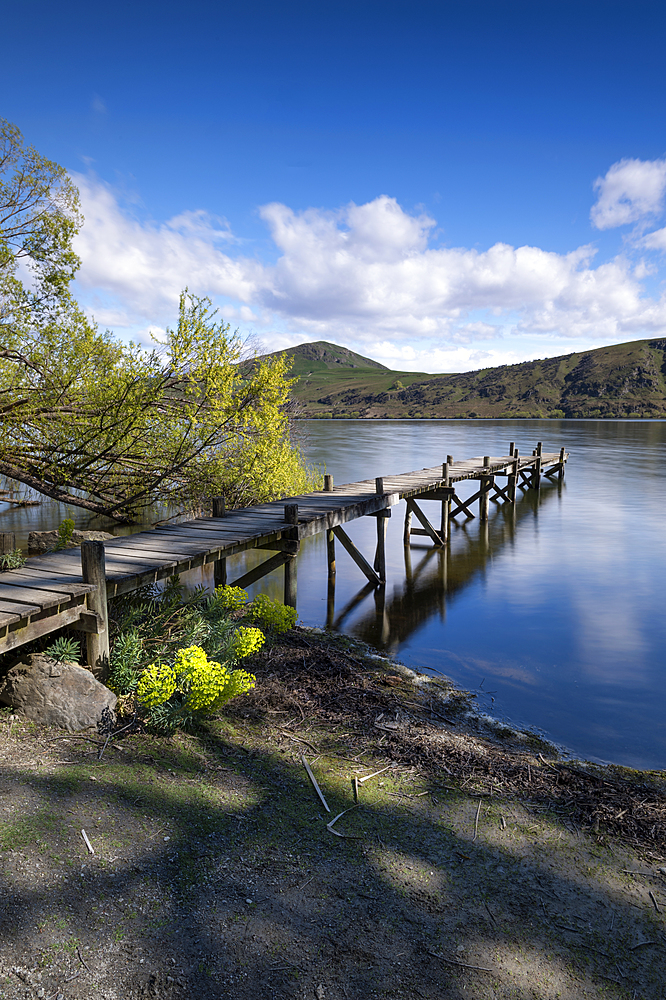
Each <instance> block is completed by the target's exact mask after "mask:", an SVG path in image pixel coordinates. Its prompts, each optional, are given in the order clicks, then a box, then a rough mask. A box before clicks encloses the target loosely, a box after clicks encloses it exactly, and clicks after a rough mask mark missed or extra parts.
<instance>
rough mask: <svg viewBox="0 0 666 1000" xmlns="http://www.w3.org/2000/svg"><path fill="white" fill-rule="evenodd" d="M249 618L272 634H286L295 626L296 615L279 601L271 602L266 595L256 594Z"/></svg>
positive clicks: (293, 610)
mask: <svg viewBox="0 0 666 1000" xmlns="http://www.w3.org/2000/svg"><path fill="white" fill-rule="evenodd" d="M249 610H250V616H251V617H252V619H253V620H254V621H258V622H261V624H262V625H264V626H266V628H272V629H273V631H274V632H288V631H289V629H291V628H293V627H294V625H295V624H296V619H297V617H298V614H297V612H296V609H295V608H290V607H288V606H287V605H286V604H280V602H279V601H272V600H271V599H270V597H268V596H267V595H266V594H258V595H257V597H255V599H254V600H253V601H252V604H251V605H250V609H249Z"/></svg>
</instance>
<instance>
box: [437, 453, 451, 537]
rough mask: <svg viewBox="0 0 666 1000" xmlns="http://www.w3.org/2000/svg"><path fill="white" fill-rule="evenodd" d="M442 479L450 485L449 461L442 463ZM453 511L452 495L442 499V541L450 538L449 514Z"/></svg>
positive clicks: (446, 484) (445, 484)
mask: <svg viewBox="0 0 666 1000" xmlns="http://www.w3.org/2000/svg"><path fill="white" fill-rule="evenodd" d="M442 479H443V480H444V486H449V485H450V484H449V463H448V462H444V464H443V465H442ZM450 512H451V497H447V499H446V500H442V523H441V525H440V529H439V533H440V535H441V536H442V541H443V542H447V541H448V539H449V514H450Z"/></svg>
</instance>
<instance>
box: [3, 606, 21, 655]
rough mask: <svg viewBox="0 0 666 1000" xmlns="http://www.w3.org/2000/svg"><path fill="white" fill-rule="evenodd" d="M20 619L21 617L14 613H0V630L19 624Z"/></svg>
mask: <svg viewBox="0 0 666 1000" xmlns="http://www.w3.org/2000/svg"><path fill="white" fill-rule="evenodd" d="M22 617H23V615H20V614H18V613H17V612H14V611H0V628H2V627H3V626H5V625H11V624H12V623H13V622H20V621H21V618H22ZM0 651H2V639H0Z"/></svg>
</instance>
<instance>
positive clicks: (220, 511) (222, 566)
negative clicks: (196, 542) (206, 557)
mask: <svg viewBox="0 0 666 1000" xmlns="http://www.w3.org/2000/svg"><path fill="white" fill-rule="evenodd" d="M226 513H227V504H226V501H225V499H224V497H213V517H226ZM213 582H214V584H215V586H216V587H226V585H227V560H226V559H216V560H215V562H214V563H213Z"/></svg>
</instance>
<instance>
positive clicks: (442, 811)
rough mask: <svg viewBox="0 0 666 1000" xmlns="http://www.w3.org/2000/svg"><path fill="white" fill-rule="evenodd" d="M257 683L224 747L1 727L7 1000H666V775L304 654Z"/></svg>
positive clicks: (441, 694)
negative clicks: (554, 742) (583, 760)
mask: <svg viewBox="0 0 666 1000" xmlns="http://www.w3.org/2000/svg"><path fill="white" fill-rule="evenodd" d="M254 668H255V669H256V672H257V675H258V678H259V683H258V686H257V691H256V693H255V694H254V695H253V696H252V697H250V698H246V699H242V700H241V701H239V702H238V703H236V704H235V705H234V706H233V707H229V709H228V711H227V712H226V714H225V715H224V716H223V717H221V718H220V719H218V720H214V721H212V722H211V723H210V725H209V726H207V727H206V728H205V729H202V730H198V731H196V732H194V733H188V734H178V735H176V736H174V737H172V738H157V737H155V736H153V735H151V734H149V733H146V732H142V731H136V732H130V733H125V734H121V735H120V736H119V737H118V738H117V739H115V740H113V741H112V742H111V743H110V744H109V746H108V747H107V748H106V750H105V752H104V754H103V756H102V758H101V759H100V757H99V755H100V750H101V749H102V746H103V742H104V741H103V739H102V738H100V737H99V736H98V735H97V734H95V733H91V734H89V735H88V736H86V737H68V736H66V735H65V734H63V733H62V732H58V731H52V730H48V731H47V730H45V729H42V728H37V727H35V726H33V725H32V724H29V723H26V722H24V721H21V720H20V719H16V718H13V717H10V714H9V712H7V713H5V714H2V715H1V716H0V820H1V824H0V858H1V862H0V871H1V880H2V909H1V912H0V920H1V924H0V997H2V998H5V997H6V998H19V997H20V998H27V997H30V998H32V997H44V998H47V997H48V998H51V1000H74V998H80V1000H84V998H85V1000H93V998H95V1000H125V998H127V1000H129V998H134V997H162V998H190V997H192V998H197V1000H199V998H201V1000H208V998H211V1000H213V998H238V1000H250V998H252V1000H264V998H265V1000H272V998H290V1000H296V998H299V1000H300V998H309V1000H337V998H358V1000H370V998H380V997H381V998H405V1000H407V998H409V1000H411V998H432V1000H435V998H451V1000H454V998H455V1000H462V998H479V1000H482V998H483V1000H486V998H488V1000H490V998H520V1000H527V998H530V1000H532V998H535V1000H537V998H538V1000H554V998H556V997H561V998H566V1000H579V998H583V997H600V998H601V997H604V998H607V997H614V998H615V997H617V998H619V997H622V998H644V1000H648V998H650V1000H652V998H661V997H666V926H665V920H666V915H665V914H666V860H664V857H663V853H666V849H665V848H664V839H663V822H664V816H665V815H666V809H665V805H666V797H665V795H664V789H663V778H664V775H663V774H662V773H659V774H649V775H641V774H637V773H633V772H626V771H621V770H619V769H614V770H612V771H611V770H609V771H602V770H600V769H595V768H590V767H586V766H585V765H581V764H571V762H568V763H567V762H562V761H561V760H558V759H557V757H556V756H554V754H553V752H552V750H549V748H548V747H545V746H543V745H540V744H539V742H538V741H537V740H533V739H531V738H529V737H528V738H524V737H520V736H517V735H516V734H515V733H511V732H509V731H502V730H497V729H488V730H484V729H483V727H482V726H480V724H479V723H478V722H475V721H474V719H473V718H472V717H469V716H468V715H467V712H468V708H469V703H468V701H467V700H466V699H465V697H464V696H462V695H460V694H458V693H456V692H455V691H451V690H449V689H448V687H447V685H445V684H437V683H431V682H429V681H427V682H425V681H424V680H423V679H419V678H414V677H412V676H410V675H409V673H408V672H405V671H402V673H401V671H400V669H399V668H395V667H393V666H391V665H390V664H387V663H386V662H384V661H382V660H380V659H377V658H374V659H373V658H366V657H365V656H364V655H363V651H359V649H358V648H353V647H349V646H348V645H346V644H345V643H344V642H341V641H338V642H332V641H331V640H330V639H329V638H327V637H322V636H318V635H317V634H315V633H313V632H311V631H306V630H296V631H295V632H294V633H293V634H292V635H291V637H290V638H289V640H288V641H285V642H284V643H282V644H280V645H276V646H273V647H272V648H271V649H270V650H269V651H268V652H267V653H266V654H265V655H263V656H262V657H260V658H258V659H257V660H256V662H255V664H254ZM303 755H304V756H305V759H306V760H307V761H308V763H309V765H310V767H311V770H312V773H313V775H314V777H315V780H316V782H317V784H318V786H319V789H320V791H321V794H322V796H323V798H324V799H325V802H326V805H327V806H328V808H329V809H330V812H329V811H327V810H326V808H325V807H324V804H323V802H322V800H321V798H320V796H319V795H318V794H317V791H316V789H315V787H314V785H313V784H312V782H311V781H310V779H309V778H308V775H307V773H306V769H305V767H304V764H303ZM375 772H381V773H377V774H376V773H375ZM372 775H374V777H368V780H363V779H364V778H365V777H367V776H372ZM355 778H356V779H357V788H356V792H357V797H358V802H355V789H354V779H355ZM344 810H350V811H349V812H346V813H345V814H344V815H342V816H341V817H340V818H339V819H337V821H336V822H335V823H333V825H332V828H329V827H328V826H327V824H330V823H331V821H332V820H333V819H334V817H336V816H337V814H338V813H342V812H343V811H344ZM623 810H624V811H623ZM618 814H622V815H620V816H618ZM82 831H85V833H86V836H87V838H88V841H89V843H90V845H91V848H92V850H93V851H94V854H93V853H90V851H89V849H88V847H87V846H86V843H85V840H84V837H83V835H82ZM336 833H338V834H342V835H344V836H336V835H335V834H336Z"/></svg>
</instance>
